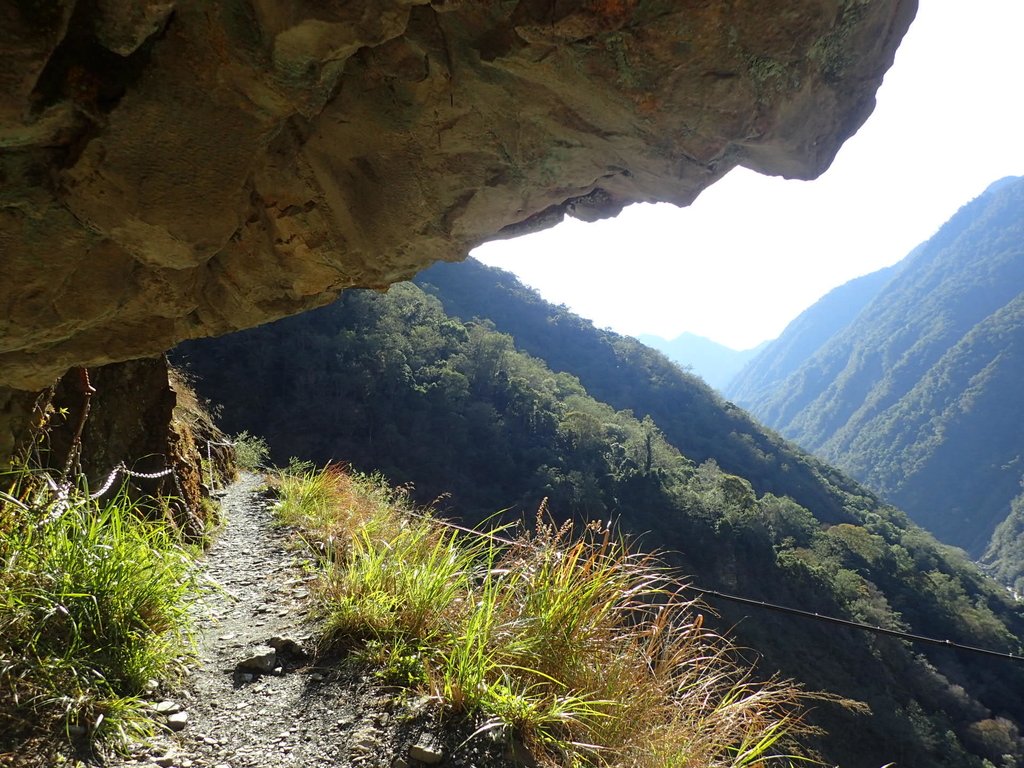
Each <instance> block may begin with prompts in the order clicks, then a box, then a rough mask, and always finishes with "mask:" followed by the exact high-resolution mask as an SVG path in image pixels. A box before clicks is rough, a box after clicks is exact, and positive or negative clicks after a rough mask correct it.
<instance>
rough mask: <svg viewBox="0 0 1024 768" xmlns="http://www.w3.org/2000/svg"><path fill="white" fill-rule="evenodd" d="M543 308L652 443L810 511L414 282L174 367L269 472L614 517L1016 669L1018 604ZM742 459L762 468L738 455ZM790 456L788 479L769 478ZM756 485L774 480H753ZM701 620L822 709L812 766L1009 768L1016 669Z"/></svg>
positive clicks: (1023, 619)
mask: <svg viewBox="0 0 1024 768" xmlns="http://www.w3.org/2000/svg"><path fill="white" fill-rule="evenodd" d="M492 279H495V280H497V281H499V282H501V281H503V280H506V279H507V276H504V275H500V274H498V275H496V276H494V277H493V278H492ZM435 287H436V286H435ZM498 295H500V291H499V292H496V293H494V294H492V298H494V297H497V296H498ZM499 303H500V302H495V305H497V304H499ZM504 307H505V309H506V310H507V311H509V312H511V311H512V308H513V304H512V302H507V303H506V304H505V305H504ZM549 310H550V311H551V312H553V310H552V309H551V308H550V307H548V308H545V307H544V306H542V305H540V304H538V305H537V306H534V307H533V310H532V311H533V312H534V313H536V314H537V317H535V318H533V320H531V322H530V324H529V325H530V326H531V327H534V328H535V330H537V331H538V333H539V334H540V336H543V333H541V331H542V329H543V327H544V326H546V325H548V324H549V322H550V323H554V324H555V325H565V326H566V327H567V328H568V329H569V333H568V335H566V336H558V335H557V334H556V336H555V337H554V338H555V339H559V338H562V339H563V341H566V342H569V341H572V342H573V343H572V344H571V345H569V347H568V348H566V349H562V350H560V353H559V354H558V355H555V354H553V355H552V357H554V358H559V359H561V360H562V361H563V362H566V361H571V360H573V359H574V355H581V356H582V357H580V358H579V359H580V360H581V361H583V362H585V361H586V353H587V350H588V349H591V350H597V351H598V352H599V356H598V358H597V360H595V361H593V362H591V363H590V364H589V365H584V366H583V368H584V369H585V370H584V371H583V373H585V374H586V376H587V377H588V379H592V380H594V381H595V382H597V381H598V380H599V379H600V378H601V377H600V376H599V375H598V374H599V372H600V370H601V369H602V367H603V368H605V369H607V368H608V367H609V366H612V367H614V366H616V365H618V366H619V367H621V368H622V369H623V370H621V371H619V372H618V376H617V377H613V376H609V377H605V378H607V379H608V381H606V382H605V387H606V388H607V389H608V390H609V392H610V393H611V394H613V395H615V396H617V397H622V398H627V397H630V396H632V397H634V399H636V400H637V401H643V399H644V398H647V397H653V396H654V394H656V393H657V392H659V391H661V390H662V389H664V388H667V389H668V390H669V391H670V392H671V393H672V397H671V398H670V399H673V398H674V399H675V400H676V401H678V402H679V403H681V405H682V408H681V410H680V415H679V416H678V418H677V420H676V421H675V422H673V423H672V428H673V429H674V430H676V431H678V432H680V433H681V436H682V437H684V438H687V439H688V440H689V441H690V442H691V443H693V444H694V445H696V446H697V447H698V448H700V447H703V450H704V451H705V452H706V454H707V455H705V458H707V459H711V458H713V457H714V456H715V455H716V454H717V455H720V456H721V457H722V459H723V460H728V461H730V462H732V463H733V464H734V465H736V466H739V465H741V464H743V463H744V462H746V463H748V464H749V466H750V467H751V469H752V471H753V472H755V474H759V475H761V477H759V478H758V479H757V481H756V482H757V483H758V484H760V485H762V486H763V485H765V484H768V483H773V482H774V483H775V484H776V485H780V486H791V487H792V488H793V490H794V491H795V492H797V493H798V494H800V495H802V497H803V498H805V499H806V500H807V505H808V506H806V507H805V506H801V505H800V504H798V503H796V502H794V501H792V500H791V499H788V498H785V497H784V496H783V495H782V494H774V493H767V492H765V491H764V490H761V489H756V490H755V486H752V485H751V483H749V482H747V481H746V480H744V479H743V478H741V477H739V476H737V475H735V474H730V473H728V472H723V471H722V469H721V468H720V466H719V463H721V462H719V463H716V462H715V461H711V460H708V461H705V460H703V459H702V460H701V462H700V463H697V462H695V461H693V460H691V459H692V458H693V457H687V456H685V455H682V454H680V452H679V451H678V450H677V446H676V445H674V444H673V440H672V439H670V438H669V437H668V429H667V428H664V427H662V425H660V424H659V423H657V422H656V420H655V419H653V418H651V417H646V418H643V419H638V418H636V417H634V415H633V413H630V412H629V411H626V410H616V409H615V408H613V407H610V406H609V405H607V404H605V403H602V402H599V401H598V400H596V399H595V398H594V397H593V392H592V391H590V390H589V387H587V388H585V386H584V385H583V384H581V380H580V379H579V378H577V377H576V376H574V375H571V374H570V373H568V372H561V373H559V372H555V371H553V370H551V368H550V367H549V366H548V365H545V363H544V362H543V361H541V360H539V359H537V358H535V357H531V356H528V355H526V354H524V353H523V352H521V351H519V350H518V349H517V345H516V340H514V339H513V338H512V337H510V336H508V335H507V334H503V333H500V332H498V331H497V330H496V329H495V327H494V325H493V324H492V323H491V322H490V321H488V320H480V321H475V322H465V321H462V320H461V319H459V318H457V317H453V316H451V315H449V314H446V313H445V312H444V311H443V309H442V305H441V303H440V302H439V301H438V300H437V299H435V298H432V297H430V296H428V295H426V294H424V293H423V291H421V290H420V289H418V288H417V287H415V286H413V285H400V286H396V287H394V288H392V289H391V291H389V293H388V294H385V295H381V294H375V293H371V292H355V291H353V292H348V293H346V294H344V295H343V296H342V298H341V300H340V301H338V302H337V303H336V304H334V305H331V306H329V307H325V308H324V309H322V310H318V311H316V312H312V313H308V314H306V315H302V316H299V317H296V318H291V319H289V320H285V321H281V322H279V323H275V324H271V325H268V326H264V327H262V328H259V329H254V330H251V331H248V332H245V333H241V334H236V335H234V336H230V337H223V338H220V339H212V340H208V341H205V342H193V343H190V344H187V345H183V347H181V348H179V350H178V351H177V352H176V357H177V359H179V360H184V361H185V362H187V363H188V364H189V365H190V367H191V369H192V370H193V372H194V373H195V374H197V375H198V376H200V379H199V381H198V382H197V384H198V386H199V388H200V390H201V391H202V392H203V393H204V394H206V395H207V396H208V397H211V398H212V399H214V400H215V401H217V402H219V403H220V404H222V405H223V408H224V410H223V418H224V421H225V423H226V426H228V428H229V429H231V430H234V431H238V430H241V429H248V430H250V431H255V432H259V433H262V434H264V435H265V436H266V437H267V438H268V440H269V441H270V444H271V446H272V447H273V449H274V450H275V453H276V457H277V459H278V460H279V461H282V462H283V461H285V460H287V458H288V457H289V456H291V455H296V456H299V457H302V458H308V459H312V460H315V461H325V460H327V459H330V458H334V459H341V460H346V461H351V462H352V463H353V464H354V465H355V466H356V467H357V468H359V469H362V470H365V471H373V470H383V471H384V472H386V473H387V474H388V475H389V476H390V477H391V479H392V480H394V481H397V482H413V483H415V488H416V492H417V494H418V496H419V497H420V498H422V499H425V500H430V499H433V498H435V497H437V496H439V495H442V494H445V493H446V492H450V495H448V496H442V498H441V500H440V502H439V503H440V504H441V506H442V508H444V509H446V510H448V511H449V512H450V513H456V514H461V515H462V516H464V517H466V518H467V519H470V520H479V519H481V518H483V517H486V516H488V515H490V514H492V513H493V512H494V511H495V510H498V509H503V508H507V507H515V508H517V509H518V510H523V511H530V510H532V509H535V508H536V506H537V504H538V503H539V501H540V499H541V498H543V497H547V498H548V499H549V501H550V507H551V509H552V510H554V512H555V513H556V514H558V515H560V516H563V517H565V516H573V517H577V518H579V519H592V518H594V517H600V518H602V519H607V517H614V518H616V519H618V520H620V521H621V523H622V525H623V526H625V527H626V528H627V529H628V530H631V531H634V532H637V533H644V532H646V534H645V535H644V537H643V539H642V541H643V543H644V544H645V545H646V546H648V547H658V548H663V549H666V550H669V551H673V552H675V553H676V555H675V556H674V558H675V559H674V562H675V563H676V564H678V565H680V566H681V567H682V568H683V569H684V570H685V572H686V573H690V574H693V575H694V578H695V580H697V581H698V583H700V584H702V585H704V586H706V587H709V588H712V589H716V588H717V589H721V590H723V591H729V592H733V593H739V594H744V595H748V596H751V597H754V598H756V599H763V600H770V601H775V602H779V603H783V604H787V605H795V606H799V607H801V608H804V609H805V610H810V611H817V612H820V613H824V614H832V615H837V616H845V617H848V618H853V619H856V620H861V621H868V622H870V623H872V624H881V625H883V626H887V627H892V628H907V629H910V630H912V631H915V632H920V633H922V634H928V635H933V636H938V637H942V638H946V637H948V638H950V639H953V640H956V641H961V642H965V643H969V644H972V645H978V646H984V647H991V648H996V649H1000V650H1006V651H1013V652H1019V650H1020V647H1021V641H1020V639H1019V638H1020V637H1021V636H1024V608H1022V607H1021V606H1020V605H1019V604H1015V603H1013V602H1012V601H1011V600H1010V599H1009V598H1008V597H1007V596H1006V595H1005V594H1004V592H1003V591H1002V590H1001V589H1000V588H998V587H997V586H996V585H995V584H994V583H992V582H991V581H989V580H987V579H985V578H983V577H982V576H981V575H980V574H979V573H978V572H977V570H976V569H974V568H973V567H972V566H971V565H970V564H969V563H967V562H966V561H964V560H963V559H962V558H961V557H959V556H958V555H957V554H956V553H955V552H951V551H949V550H947V549H945V548H943V547H941V546H939V545H938V544H936V542H935V541H934V540H932V539H931V538H930V537H929V536H928V535H927V534H925V533H924V532H923V531H921V530H919V529H917V528H916V527H915V526H913V525H911V524H909V523H908V521H907V519H906V518H905V517H904V516H902V515H901V514H900V513H898V512H896V511H895V510H892V509H889V508H886V507H884V506H882V505H881V504H879V503H878V502H877V500H875V499H874V498H873V497H871V496H870V494H867V493H866V492H862V491H860V489H859V488H858V487H857V486H856V484H854V483H852V482H851V481H849V480H847V479H846V478H844V477H843V476H842V475H840V474H838V473H835V472H833V471H832V470H829V469H828V468H827V467H825V466H824V465H821V464H820V463H819V462H817V461H815V460H813V459H811V458H809V457H802V456H801V455H800V454H799V452H796V451H794V450H792V449H791V448H790V447H788V446H786V445H785V444H784V443H783V442H782V441H779V440H778V439H777V438H774V437H772V436H771V435H767V434H764V433H763V432H761V431H760V430H759V428H757V426H756V425H755V424H753V422H751V421H750V420H749V419H748V418H747V417H746V416H745V415H744V414H742V412H740V411H739V410H738V409H735V408H732V407H729V406H727V405H726V404H725V403H724V402H723V401H722V400H721V399H720V398H718V397H717V396H715V395H714V393H712V392H711V391H710V390H709V389H708V388H707V387H706V386H705V385H704V384H703V383H701V382H699V381H696V380H695V379H693V377H690V376H687V375H686V374H684V373H682V372H681V371H679V369H678V368H676V367H675V366H673V365H671V364H670V363H669V362H668V361H667V360H665V359H664V358H663V357H662V356H661V355H660V354H658V353H656V352H654V351H652V350H645V349H644V348H642V347H641V345H639V344H638V343H637V342H635V341H634V340H631V339H622V338H621V337H615V336H614V335H613V334H612V335H609V334H606V333H604V332H598V331H595V329H593V328H592V326H590V325H589V324H588V323H586V322H585V321H582V320H579V318H573V317H572V316H569V315H568V314H567V313H564V314H563V313H562V312H560V311H558V312H553V314H550V313H549ZM549 318H553V319H551V320H549ZM564 331H565V328H563V329H561V331H560V333H561V332H564ZM534 341H535V342H536V341H537V339H534ZM617 350H619V352H620V356H618V357H616V351H617ZM621 350H625V351H626V352H629V353H630V354H631V355H632V357H628V356H625V355H624V354H623V353H622V352H621ZM631 360H632V361H633V362H630V361H631ZM616 361H617V362H616ZM670 374H671V375H670ZM652 377H654V380H653V381H647V379H650V378H652ZM657 377H664V380H663V381H660V382H659V380H658V379H657ZM630 382H632V386H628V385H629V384H630ZM663 394H664V393H663ZM702 410H703V411H707V412H706V413H702ZM667 412H668V413H672V409H671V408H669V409H667ZM687 419H692V422H691V424H692V428H691V429H690V430H686V429H685V428H684V425H685V423H686V420H687ZM726 428H729V429H726ZM723 430H725V431H723ZM705 431H706V434H704V435H703V437H694V435H693V434H692V433H698V432H705ZM687 432H689V433H690V434H689V436H687ZM744 445H746V446H750V448H751V452H750V453H744V452H742V451H740V450H739V447H741V446H744ZM759 446H760V447H759ZM754 448H757V450H758V451H761V452H762V453H763V452H764V450H763V449H767V448H770V449H772V450H773V451H775V453H776V457H775V458H774V459H771V458H768V457H764V458H762V459H760V460H757V461H751V460H750V457H751V456H754V457H755V458H756V456H757V455H758V454H757V453H756V452H755V451H754V450H753V449H754ZM780 457H781V458H780ZM790 462H792V463H793V464H794V466H793V468H792V470H791V471H790V473H789V474H787V472H786V470H785V469H784V468H781V465H788V464H789V463H790ZM776 467H780V468H779V469H776ZM775 471H778V472H779V473H780V474H781V475H783V477H782V478H781V479H773V477H772V473H773V472H775ZM796 480H799V482H796ZM832 480H834V482H832ZM714 607H715V608H716V609H718V610H720V611H721V612H722V614H723V620H722V623H723V625H724V626H726V627H728V626H734V625H735V626H737V632H738V635H739V640H740V641H741V642H742V643H743V644H744V645H745V646H747V647H750V648H754V649H756V651H757V652H758V653H759V654H762V655H763V659H762V662H761V665H760V668H761V670H762V671H763V673H764V674H766V675H769V674H772V673H774V672H776V671H778V672H781V673H783V674H785V675H788V676H792V677H796V678H798V679H800V680H802V681H804V682H805V683H806V684H807V685H808V686H809V687H811V688H812V689H815V690H826V691H830V692H831V693H833V694H834V695H835V696H836V697H837V698H836V699H835V700H834V701H831V702H822V703H821V704H820V705H818V706H817V708H816V711H815V712H814V714H813V718H814V719H815V722H817V723H818V724H819V725H821V726H823V727H824V728H825V729H826V730H827V732H828V734H827V736H824V737H822V738H821V739H820V740H819V743H818V746H819V748H820V749H821V751H822V753H823V754H824V755H825V756H826V758H827V759H829V760H830V761H832V762H831V764H840V763H841V764H842V765H844V766H848V767H849V768H858V767H863V768H877V766H878V765H881V764H884V763H886V762H889V761H892V760H896V761H898V762H899V763H900V764H902V765H908V766H914V765H917V766H950V768H952V767H953V766H958V767H959V766H970V767H971V768H983V766H984V767H985V768H987V766H989V765H999V766H1005V767H1006V768H1009V766H1010V765H1011V764H1012V762H1008V761H1014V760H1017V761H1020V760H1024V743H1022V741H1021V739H1020V735H1019V729H1018V725H1017V724H1018V723H1020V722H1021V721H1022V720H1024V702H1021V701H1020V698H1019V695H1018V694H1019V691H1020V690H1021V689H1022V687H1024V672H1022V670H1020V669H1018V668H1017V667H1015V666H1012V665H1011V666H1006V662H1000V661H998V660H991V659H985V658H980V657H973V656H969V655H961V654H958V653H956V652H954V651H951V650H948V649H943V648H929V647H927V646H922V647H915V646H909V645H906V644H904V643H902V642H900V641H898V640H894V639H891V638H879V637H874V636H872V635H869V634H862V633H858V632H854V631H851V630H836V629H834V628H833V627H831V626H830V625H825V624H818V623H816V622H808V621H806V620H799V619H792V618H789V619H787V618H781V619H780V618H779V617H778V616H777V615H774V614H770V613H757V614H753V615H751V614H750V613H749V611H748V610H747V609H742V610H740V609H736V608H735V607H734V606H731V605H730V604H728V603H722V604H715V606H714ZM744 617H747V618H744ZM841 702H846V704H842V703H841ZM1004 755H1009V757H1008V758H1005V759H1004V758H1003V756H1004ZM985 760H988V761H989V762H988V763H985V762H984V761H985Z"/></svg>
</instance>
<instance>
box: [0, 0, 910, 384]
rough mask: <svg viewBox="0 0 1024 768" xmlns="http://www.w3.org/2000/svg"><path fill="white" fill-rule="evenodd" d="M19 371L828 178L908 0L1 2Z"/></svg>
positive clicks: (2, 213)
mask: <svg viewBox="0 0 1024 768" xmlns="http://www.w3.org/2000/svg"><path fill="white" fill-rule="evenodd" d="M6 6H7V7H6V10H5V11H3V14H4V23H3V25H0V59H4V60H5V61H0V69H2V71H3V72H4V73H6V74H4V75H2V76H0V178H2V179H3V184H2V186H0V247H2V253H3V256H2V259H3V274H4V280H3V281H2V283H0V302H2V304H3V307H4V312H3V313H2V315H0V385H3V386H7V387H13V388H16V389H24V390H31V389H38V388H41V387H43V386H45V385H47V384H48V383H49V382H50V381H52V380H53V379H54V378H55V377H56V376H58V375H60V374H61V373H62V372H63V371H64V370H66V369H67V368H69V367H71V366H75V365H99V364H105V363H108V362H113V361H118V360H126V359H131V358H137V357H141V356H146V355H152V354H157V353H159V352H161V351H163V350H165V349H167V348H169V347H170V346H173V345H174V344H175V343H177V342H178V341H181V340H183V339H185V338H193V337H199V336H209V335H217V334H221V333H226V332H229V331H233V330H237V329H241V328H245V327H249V326H252V325H256V324H259V323H263V322H267V321H269V320H273V319H276V318H279V317H282V316H285V315H287V314H293V313H295V312H300V311H303V310H305V309H310V308H313V307H315V306H320V305H322V304H325V303H327V302H329V301H331V300H332V299H333V298H334V297H335V296H336V295H337V293H338V292H339V291H341V290H343V289H345V288H348V287H384V286H386V285H388V284H390V283H392V282H395V281H397V280H401V279H404V278H407V277H409V276H411V275H412V274H414V273H415V272H416V271H417V270H419V269H420V268H423V267H425V266H427V265H429V264H430V263H432V262H434V261H437V260H454V259H458V258H462V257H464V256H465V254H466V253H467V252H468V251H469V250H470V249H471V248H472V247H473V246H475V245H477V244H479V243H481V242H483V241H485V240H487V239H491V238H493V237H508V236H513V235H516V234H519V233H522V232H527V231H532V230H536V229H540V228H544V227H547V226H550V225H552V224H554V223H556V222H557V221H559V220H561V218H562V217H564V216H566V215H569V216H575V217H577V218H581V219H584V220H593V219H597V218H601V217H605V216H609V215H614V214H615V213H617V212H618V211H619V210H621V208H622V207H623V206H625V205H627V204H629V203H632V202H656V201H660V202H671V203H675V204H677V205H687V204H689V203H690V202H691V201H692V200H693V199H694V198H695V197H696V196H697V195H698V194H699V193H700V191H701V190H703V189H704V188H705V187H707V186H708V185H709V184H711V183H713V182H714V181H715V180H717V179H718V178H720V177H721V176H723V175H724V174H725V173H727V172H728V171H729V170H731V169H732V168H733V167H736V166H738V165H742V166H746V167H749V168H753V169H755V170H758V171H761V172H763V173H770V174H777V175H784V176H787V177H795V178H813V177H815V176H817V175H819V174H820V173H821V172H823V171H824V170H825V168H827V166H828V165H829V163H830V162H831V160H832V158H833V157H834V155H835V153H836V151H837V150H838V148H839V146H841V144H842V142H843V141H845V139H846V138H848V137H849V136H850V135H852V134H853V133H854V132H855V131H856V129H857V128H858V127H859V126H860V125H861V124H862V123H863V121H864V120H865V119H866V118H867V116H868V114H870V111H871V109H872V108H873V106H874V93H875V91H876V90H877V87H878V85H879V84H880V83H881V79H882V76H883V74H884V72H885V71H886V69H888V67H889V66H890V65H891V62H892V58H893V55H894V53H895V49H896V47H897V45H898V43H899V41H900V39H901V38H902V36H903V34H904V32H905V31H906V29H907V27H908V26H909V23H910V21H911V19H912V17H913V14H914V12H915V10H916V3H915V2H912V1H909V2H908V1H907V0H874V1H872V2H866V1H864V0H797V1H796V2H786V3H765V2H763V1H758V0H746V1H745V2H736V3H730V4H724V3H714V2H710V3H709V2H696V1H695V0H693V1H688V0H558V1H557V2H551V1H550V0H520V1H519V2H515V1H507V2H500V1H497V0H496V1H494V2H488V1H484V0H461V1H455V2H452V1H450V0H449V2H440V1H435V2H426V1H425V0H420V1H419V2H415V1H412V0H365V1H364V2H340V1H339V2H312V0H310V1H309V2H301V1H297V0H291V1H290V2H285V1H284V0H225V2H221V3H215V4H214V3H208V2H200V1H199V0H191V1H189V0H179V1H178V2H172V1H171V0H160V1H155V0H142V1H140V0H93V2H88V3H86V2H81V1H79V2H72V1H71V0H65V1H64V2H61V1H60V0H53V2H50V3H40V4H24V3H16V2H8V3H7V4H6Z"/></svg>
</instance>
